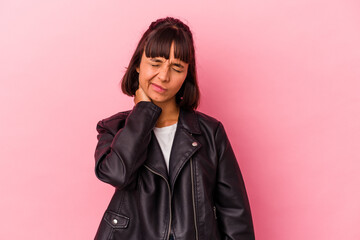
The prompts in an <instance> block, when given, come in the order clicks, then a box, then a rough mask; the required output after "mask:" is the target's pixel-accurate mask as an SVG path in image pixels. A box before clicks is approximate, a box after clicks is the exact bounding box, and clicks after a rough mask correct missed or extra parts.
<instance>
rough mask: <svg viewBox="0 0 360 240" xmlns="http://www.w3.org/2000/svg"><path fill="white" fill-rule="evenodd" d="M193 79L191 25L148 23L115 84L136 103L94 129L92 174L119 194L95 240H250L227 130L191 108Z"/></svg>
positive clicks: (247, 208)
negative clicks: (125, 68)
mask: <svg viewBox="0 0 360 240" xmlns="http://www.w3.org/2000/svg"><path fill="white" fill-rule="evenodd" d="M196 76H197V75H196V64H195V50H194V43H193V38H192V34H191V31H190V29H189V27H188V26H187V25H185V24H184V23H183V22H181V21H180V20H178V19H174V18H170V17H167V18H164V19H158V20H157V21H155V22H153V23H151V25H150V27H149V29H148V30H147V31H146V32H145V33H144V35H143V36H142V38H141V39H140V42H139V44H138V46H137V48H136V50H135V53H134V55H133V57H132V59H131V60H130V63H129V67H128V68H127V71H126V73H125V75H124V77H123V79H122V82H121V83H122V85H121V87H122V91H123V92H124V93H125V94H127V95H129V96H134V103H135V105H134V107H133V108H132V109H131V110H129V111H124V112H119V113H117V114H115V115H113V116H111V117H108V118H106V119H103V120H101V121H99V122H98V125H97V131H98V133H99V134H98V136H97V139H98V144H97V146H96V151H95V161H96V167H95V173H96V176H97V177H98V178H99V179H100V180H101V181H104V182H106V183H109V184H111V185H113V186H114V187H115V193H114V195H113V197H112V199H111V201H110V204H109V206H108V208H107V210H106V211H105V214H104V216H103V218H102V220H101V223H100V226H99V228H98V231H97V234H96V236H95V239H101V240H105V239H106V240H109V239H113V240H115V239H124V240H125V239H126V240H142V239H143V240H155V239H156V240H160V239H164V240H168V239H176V240H193V239H195V240H217V239H232V240H250V239H255V237H254V230H253V224H252V218H251V212H250V206H249V202H248V198H247V194H246V190H245V186H244V182H243V179H242V175H241V172H240V169H239V166H238V164H237V161H236V158H235V155H234V152H233V150H232V148H231V145H230V142H229V140H228V138H227V135H226V133H225V130H224V127H223V125H222V124H221V122H219V121H218V120H216V119H214V118H212V117H210V116H208V115H205V114H204V113H201V112H198V111H196V110H195V109H196V108H197V106H198V104H199V87H198V84H197V77H196Z"/></svg>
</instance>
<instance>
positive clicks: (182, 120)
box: [169, 109, 201, 188]
mask: <svg viewBox="0 0 360 240" xmlns="http://www.w3.org/2000/svg"><path fill="white" fill-rule="evenodd" d="M200 133H201V131H200V127H199V122H198V119H197V117H196V115H195V113H194V111H186V110H184V109H180V114H179V120H178V126H177V129H176V133H175V137H174V141H173V145H172V149H171V153H170V164H169V176H170V178H169V180H170V185H171V187H172V188H173V186H174V184H175V181H176V178H177V177H178V175H179V173H180V171H181V169H182V168H183V166H184V165H185V163H186V162H187V161H188V160H189V159H190V158H191V157H192V156H193V154H194V153H195V152H196V151H197V150H198V149H199V148H200V147H201V144H200V143H199V142H198V141H197V140H196V139H195V138H194V137H193V134H200Z"/></svg>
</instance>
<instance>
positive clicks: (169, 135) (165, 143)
mask: <svg viewBox="0 0 360 240" xmlns="http://www.w3.org/2000/svg"><path fill="white" fill-rule="evenodd" d="M176 126H177V123H175V124H173V125H170V126H166V127H162V128H158V127H154V129H153V130H154V133H155V136H156V139H157V140H158V142H159V144H160V148H161V150H162V152H163V155H164V158H165V163H166V167H167V170H168V172H169V161H170V152H171V147H172V144H173V141H174V137H175V132H176Z"/></svg>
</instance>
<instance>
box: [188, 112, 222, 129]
mask: <svg viewBox="0 0 360 240" xmlns="http://www.w3.org/2000/svg"><path fill="white" fill-rule="evenodd" d="M194 113H195V116H196V118H197V120H198V123H199V127H200V128H201V130H202V131H203V130H204V129H206V130H211V131H213V132H216V131H217V130H218V128H219V127H220V126H222V123H221V121H220V120H219V119H217V118H215V117H213V116H210V115H209V114H206V113H203V112H200V111H197V110H195V111H194Z"/></svg>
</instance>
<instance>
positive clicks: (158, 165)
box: [145, 131, 168, 179]
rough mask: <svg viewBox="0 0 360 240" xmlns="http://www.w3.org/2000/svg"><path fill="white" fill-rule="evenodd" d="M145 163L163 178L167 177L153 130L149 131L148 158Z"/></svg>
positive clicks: (162, 156) (163, 160) (161, 153)
mask: <svg viewBox="0 0 360 240" xmlns="http://www.w3.org/2000/svg"><path fill="white" fill-rule="evenodd" d="M145 165H146V166H148V167H149V168H151V169H152V170H153V171H155V172H157V173H159V174H161V175H162V176H163V177H164V178H165V179H168V172H167V169H166V163H165V158H164V154H163V152H162V150H161V148H160V144H159V142H158V140H157V138H156V136H155V133H154V131H151V140H150V143H149V148H148V158H147V160H146V162H145Z"/></svg>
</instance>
